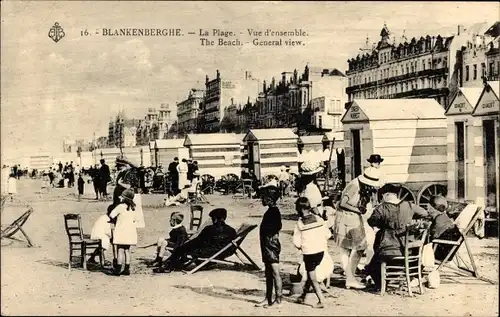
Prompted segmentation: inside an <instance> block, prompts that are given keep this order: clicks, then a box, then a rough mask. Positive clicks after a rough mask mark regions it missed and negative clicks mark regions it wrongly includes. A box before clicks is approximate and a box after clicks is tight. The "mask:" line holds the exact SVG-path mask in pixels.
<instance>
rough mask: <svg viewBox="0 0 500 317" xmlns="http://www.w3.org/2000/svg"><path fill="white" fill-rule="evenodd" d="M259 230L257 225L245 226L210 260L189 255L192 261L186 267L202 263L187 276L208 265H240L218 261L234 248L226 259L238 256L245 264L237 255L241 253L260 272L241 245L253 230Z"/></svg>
mask: <svg viewBox="0 0 500 317" xmlns="http://www.w3.org/2000/svg"><path fill="white" fill-rule="evenodd" d="M255 228H257V225H248V224H243V225H241V227H240V228H239V229H238V231H237V235H236V238H234V239H233V240H232V241H231V242H230V243H228V244H227V245H226V246H225V247H223V248H222V249H220V250H219V251H218V252H216V253H215V254H214V255H212V256H211V257H209V258H195V257H193V256H191V255H189V254H187V257H188V258H189V259H190V261H189V262H188V263H187V264H186V266H189V265H190V264H191V263H194V262H197V261H202V262H201V263H200V264H199V265H197V266H196V267H195V268H194V269H192V270H191V271H188V272H186V273H187V274H193V273H196V272H197V271H199V270H200V269H201V268H202V267H204V266H205V265H207V264H208V263H220V264H232V265H236V264H238V263H237V262H233V261H228V260H220V259H217V258H218V257H219V256H220V255H221V254H223V253H224V252H226V251H227V250H228V249H230V248H233V251H232V253H231V254H229V255H228V256H227V257H226V258H228V257H230V256H231V255H233V254H234V255H236V256H237V257H238V259H239V260H240V261H241V263H243V264H245V262H244V261H243V259H242V258H241V257H240V255H239V254H238V253H237V251H239V252H241V254H243V256H244V257H245V258H246V259H247V260H248V261H249V262H250V265H251V266H252V267H253V268H254V269H256V270H260V268H259V266H258V265H257V264H256V263H255V262H254V261H253V260H252V258H251V257H250V256H249V255H248V254H247V253H246V252H245V251H244V250H243V249H242V248H241V243H242V242H243V240H245V238H246V236H247V235H248V234H249V233H250V232H251V231H252V230H253V229H255Z"/></svg>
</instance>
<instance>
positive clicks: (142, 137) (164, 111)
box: [136, 103, 177, 145]
mask: <svg viewBox="0 0 500 317" xmlns="http://www.w3.org/2000/svg"><path fill="white" fill-rule="evenodd" d="M176 113H177V112H176V111H175V109H173V108H172V107H170V105H168V104H163V103H162V104H161V105H160V108H159V109H157V108H148V110H147V112H146V115H145V116H144V119H143V120H139V124H138V126H137V134H136V142H137V145H148V144H149V142H150V141H154V140H158V139H167V138H168V135H169V129H170V128H171V126H172V124H173V123H174V122H175V116H176Z"/></svg>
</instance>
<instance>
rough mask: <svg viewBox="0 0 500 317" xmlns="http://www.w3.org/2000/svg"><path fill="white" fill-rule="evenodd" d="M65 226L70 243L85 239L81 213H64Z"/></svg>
mask: <svg viewBox="0 0 500 317" xmlns="http://www.w3.org/2000/svg"><path fill="white" fill-rule="evenodd" d="M64 227H65V228H66V233H67V235H68V239H69V242H70V243H72V242H78V241H81V240H83V231H82V221H81V216H80V215H79V214H66V215H64Z"/></svg>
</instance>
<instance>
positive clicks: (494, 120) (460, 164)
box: [446, 81, 500, 210]
mask: <svg viewBox="0 0 500 317" xmlns="http://www.w3.org/2000/svg"><path fill="white" fill-rule="evenodd" d="M499 88H500V83H499V82H498V81H493V82H487V83H485V85H484V87H482V88H479V87H474V88H472V87H471V88H460V91H459V92H458V94H457V95H456V96H455V98H454V99H453V100H452V102H451V103H450V106H449V107H448V109H447V110H446V116H447V119H448V138H447V141H448V196H449V197H450V198H452V199H456V200H465V201H474V202H475V203H477V204H478V205H481V206H487V205H488V196H489V197H490V199H489V200H490V206H489V207H490V208H491V207H494V208H496V210H499V199H498V198H499V196H500V193H499V186H498V184H499V181H500V177H499V155H500V153H499V147H498V145H499V138H500V132H499V130H500V129H499V109H500V101H499V97H500V92H499ZM491 205H493V206H491Z"/></svg>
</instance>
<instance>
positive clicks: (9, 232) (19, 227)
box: [1, 207, 34, 247]
mask: <svg viewBox="0 0 500 317" xmlns="http://www.w3.org/2000/svg"><path fill="white" fill-rule="evenodd" d="M33 212H34V210H33V208H31V207H30V208H29V209H28V211H26V212H25V213H24V214H22V215H21V217H19V218H17V219H16V220H14V222H13V223H11V224H10V225H8V226H7V227H5V228H4V229H2V233H1V238H2V239H3V238H10V237H12V236H13V235H14V234H16V233H17V232H18V231H21V233H22V234H23V236H24V238H25V239H26V241H27V242H28V246H29V247H33V246H34V245H33V243H32V242H31V240H30V238H29V236H28V234H27V233H26V231H24V229H23V226H24V224H25V223H26V221H28V219H29V217H30V216H31V214H32V213H33Z"/></svg>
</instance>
